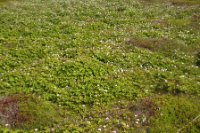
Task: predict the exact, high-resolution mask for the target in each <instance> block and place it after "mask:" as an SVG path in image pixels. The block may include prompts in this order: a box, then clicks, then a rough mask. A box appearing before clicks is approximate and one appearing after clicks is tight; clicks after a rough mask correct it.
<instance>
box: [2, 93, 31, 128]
mask: <svg viewBox="0 0 200 133" xmlns="http://www.w3.org/2000/svg"><path fill="white" fill-rule="evenodd" d="M20 97H21V95H16V96H8V97H5V98H3V99H1V100H0V123H1V124H3V125H6V126H9V127H16V126H19V125H21V124H23V123H25V122H27V121H29V117H28V116H25V115H22V114H21V112H20V111H19V105H18V101H19V99H20Z"/></svg>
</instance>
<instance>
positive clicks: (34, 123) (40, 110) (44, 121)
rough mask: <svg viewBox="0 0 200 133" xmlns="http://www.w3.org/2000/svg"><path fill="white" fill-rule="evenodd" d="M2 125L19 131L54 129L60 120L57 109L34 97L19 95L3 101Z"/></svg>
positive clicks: (1, 104) (0, 111)
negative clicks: (54, 125)
mask: <svg viewBox="0 0 200 133" xmlns="http://www.w3.org/2000/svg"><path fill="white" fill-rule="evenodd" d="M0 106H1V107H2V108H3V109H1V110H0V113H1V114H2V115H4V116H7V117H3V116H2V117H1V119H0V120H1V123H2V124H3V125H4V126H5V125H6V126H8V127H11V128H15V129H16V128H17V129H19V128H20V129H25V130H30V129H35V128H38V129H40V128H43V127H46V126H47V127H52V126H53V124H55V123H56V122H58V121H59V120H60V116H59V112H58V111H57V110H56V107H55V106H54V105H52V104H50V103H49V102H47V101H44V100H42V99H40V98H38V97H36V96H34V95H27V94H17V95H12V96H8V97H5V98H3V99H2V100H1V102H0Z"/></svg>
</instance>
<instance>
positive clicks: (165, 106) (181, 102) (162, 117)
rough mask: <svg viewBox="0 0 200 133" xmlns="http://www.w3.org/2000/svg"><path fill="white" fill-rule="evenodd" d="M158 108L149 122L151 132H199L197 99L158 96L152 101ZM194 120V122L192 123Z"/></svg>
mask: <svg viewBox="0 0 200 133" xmlns="http://www.w3.org/2000/svg"><path fill="white" fill-rule="evenodd" d="M154 101H155V103H156V104H157V106H158V107H159V110H158V111H157V116H156V117H154V118H153V119H152V120H151V124H152V125H151V127H150V131H151V132H177V131H179V130H180V131H181V132H186V131H189V132H199V131H200V129H199V124H198V122H199V118H198V119H195V118H196V117H198V116H199V115H200V114H199V109H200V106H199V102H200V100H199V98H195V97H193V96H185V95H183V96H170V95H164V96H158V97H156V98H155V99H154ZM194 120H195V121H194Z"/></svg>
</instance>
